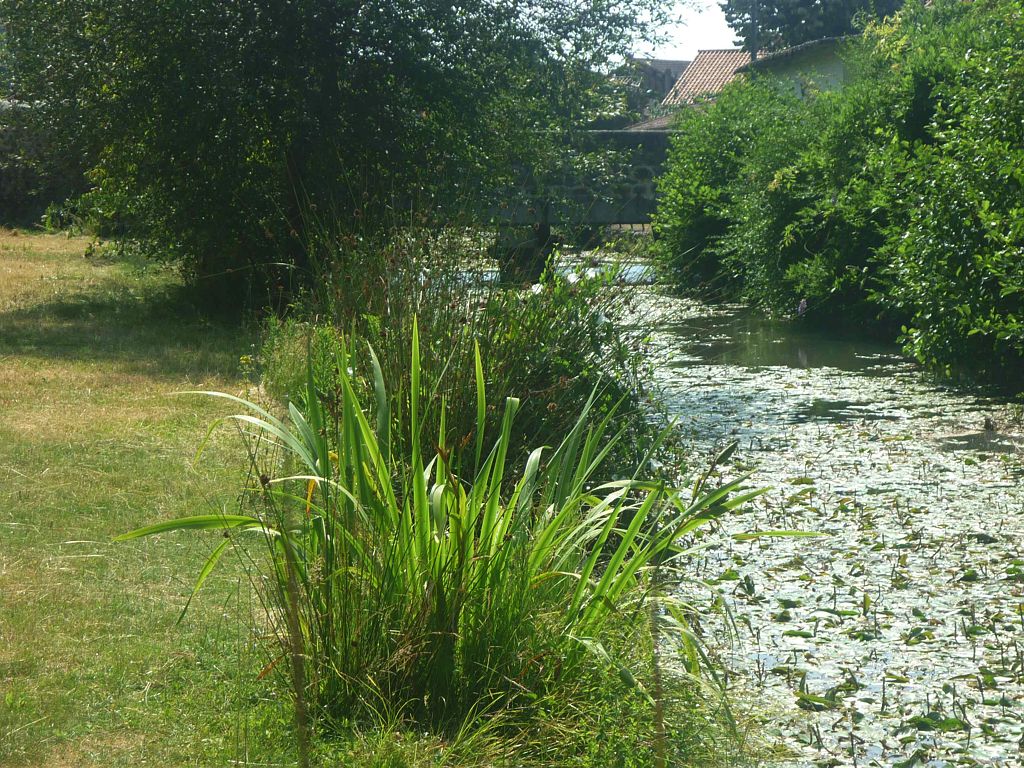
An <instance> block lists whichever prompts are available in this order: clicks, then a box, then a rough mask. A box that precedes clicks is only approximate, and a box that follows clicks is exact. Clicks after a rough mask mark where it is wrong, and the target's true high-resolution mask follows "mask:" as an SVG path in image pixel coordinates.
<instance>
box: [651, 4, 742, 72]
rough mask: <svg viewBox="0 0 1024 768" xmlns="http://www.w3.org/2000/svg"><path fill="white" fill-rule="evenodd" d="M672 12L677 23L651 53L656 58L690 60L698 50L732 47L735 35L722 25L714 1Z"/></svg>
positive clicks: (725, 25) (718, 10)
mask: <svg viewBox="0 0 1024 768" xmlns="http://www.w3.org/2000/svg"><path fill="white" fill-rule="evenodd" d="M687 6H688V7H685V8H680V9H679V10H678V11H677V12H676V13H677V15H678V16H679V17H680V18H681V23H678V24H674V25H672V26H671V27H670V28H669V29H667V30H666V34H667V36H668V38H667V39H666V40H665V41H664V42H662V43H659V44H658V45H656V46H654V48H653V50H650V49H644V50H642V51H641V52H642V53H649V54H651V55H652V56H654V57H655V58H659V59H692V58H693V57H694V55H695V54H696V53H697V50H698V49H700V48H733V47H736V46H735V44H734V40H735V39H736V33H735V32H733V31H732V29H730V28H729V25H728V24H726V23H725V14H724V13H722V9H721V8H719V7H718V3H717V2H716V1H715V0H694V2H693V3H692V4H687Z"/></svg>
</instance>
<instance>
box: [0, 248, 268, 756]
mask: <svg viewBox="0 0 1024 768" xmlns="http://www.w3.org/2000/svg"><path fill="white" fill-rule="evenodd" d="M87 245H88V244H87V242H86V241H85V240H82V239H68V238H65V237H62V236H39V235H26V234H24V233H18V232H9V231H8V232H4V233H2V234H0V414H2V419H0V541H2V542H3V544H2V546H0V764H3V765H12V766H13V765H34V766H59V765H97V766H118V765H140V764H142V763H143V762H145V761H149V762H151V763H154V764H161V765H195V764H203V763H205V764H210V763H223V762H224V761H225V759H226V758H227V756H228V755H229V754H233V753H234V749H235V744H236V743H238V742H240V741H242V740H244V739H245V734H244V733H240V732H238V731H237V730H236V725H235V724H236V721H237V718H236V716H235V713H237V712H238V711H239V701H238V698H239V696H240V691H241V689H240V687H239V685H236V684H231V685H226V684H225V683H227V682H232V681H234V680H235V678H237V677H238V676H239V675H240V674H241V670H242V669H243V668H244V667H246V666H247V665H251V664H252V663H254V661H255V660H253V659H247V658H244V657H242V656H240V654H242V653H243V649H244V643H243V642H242V641H244V640H245V632H244V629H243V627H242V625H240V624H239V622H237V621H233V620H231V619H230V618H228V619H227V620H225V621H220V622H218V621H214V620H213V619H214V618H215V617H216V616H217V615H218V614H220V613H224V614H226V615H227V616H228V617H230V616H233V615H237V614H238V613H239V612H240V611H245V610H247V606H246V605H245V604H244V602H245V601H244V600H243V601H242V604H239V601H237V600H235V597H234V596H235V593H236V592H237V589H236V587H237V585H238V584H239V578H238V575H239V574H238V573H237V572H235V573H231V572H230V570H227V571H224V572H223V573H221V574H220V575H219V577H218V579H217V581H216V583H214V584H212V586H213V588H214V589H213V591H212V592H211V593H210V595H209V596H208V598H209V599H207V600H205V601H203V603H202V604H201V605H198V606H197V611H196V614H195V615H194V616H190V617H188V618H186V620H185V621H184V622H183V623H182V624H181V625H180V626H178V627H175V625H174V623H175V620H176V619H177V616H178V613H179V612H180V610H181V607H182V605H183V603H184V599H185V597H186V596H187V594H188V593H189V591H190V589H191V584H190V582H189V577H190V574H192V573H194V572H195V569H196V567H197V565H198V564H200V563H201V562H202V558H203V557H204V555H205V549H206V547H205V546H204V544H203V543H202V542H192V541H173V542H172V541H166V542H162V545H160V546H157V545H144V546H139V547H125V546H118V545H115V544H113V543H111V536H112V535H113V534H115V533H117V532H120V531H123V530H126V529H127V528H130V527H132V526H134V525H137V524H139V523H141V522H142V521H144V520H152V519H154V518H163V517H171V516H178V515H182V514H186V513H188V512H190V511H192V510H195V509H196V508H207V507H209V506H210V505H212V504H217V503H218V502H219V501H220V498H219V495H220V494H221V493H222V492H223V490H224V489H230V488H231V487H232V484H231V483H230V482H228V481H229V480H230V479H231V477H232V476H233V472H232V466H231V462H230V461H228V460H227V458H226V457H227V454H226V453H224V452H221V451H219V450H218V448H219V447H220V446H219V444H216V443H215V445H214V447H213V452H212V453H211V454H210V456H211V458H212V460H210V461H207V462H204V464H203V466H202V467H201V468H194V467H193V466H192V464H191V457H192V455H193V453H194V451H195V448H196V446H197V443H198V441H199V440H200V439H201V437H202V435H203V433H204V429H205V426H206V424H207V423H208V422H209V421H210V420H211V419H212V418H214V417H215V416H216V415H217V414H218V408H217V406H216V404H213V403H210V402H207V401H198V402H189V403H184V402H183V401H182V399H181V398H176V397H174V396H172V395H171V394H170V393H172V392H174V391H175V390H180V389H185V388H191V387H197V386H198V387H215V388H219V389H225V390H228V391H237V390H238V389H239V388H240V387H241V386H242V382H241V380H240V376H239V372H238V360H239V356H240V355H241V354H243V353H245V352H246V351H247V349H248V348H249V345H250V343H251V340H250V338H248V336H247V335H246V334H245V333H244V332H240V331H239V330H237V329H236V328H229V327H221V326H217V325H211V324H209V323H206V322H204V321H203V320H202V318H201V316H200V315H199V314H197V313H196V312H195V310H194V309H192V308H191V307H190V306H189V305H188V303H187V302H185V301H183V297H182V294H181V293H180V284H179V282H178V280H177V279H176V278H175V276H174V275H173V274H171V273H169V272H167V271H163V270H155V269H152V268H151V269H150V270H148V271H140V270H139V269H137V268H135V267H133V266H132V265H129V264H123V263H106V262H103V261H100V260H96V259H90V258H86V256H85V253H86V250H87ZM241 594H243V595H245V594H247V591H243V592H242V593H241ZM204 619H205V620H204Z"/></svg>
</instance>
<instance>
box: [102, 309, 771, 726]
mask: <svg viewBox="0 0 1024 768" xmlns="http://www.w3.org/2000/svg"><path fill="white" fill-rule="evenodd" d="M360 347H361V343H360V342H359V341H358V340H357V339H356V338H355V337H350V338H349V339H348V340H347V341H346V343H345V344H343V345H341V346H340V347H339V348H338V350H337V360H336V366H337V370H338V372H339V374H338V381H339V385H340V392H339V393H331V394H329V395H328V394H327V393H323V392H321V391H319V390H318V389H317V386H316V382H315V381H314V378H313V375H312V369H311V367H308V368H307V376H306V390H307V391H306V395H305V397H304V398H303V404H304V405H303V407H302V408H300V407H298V406H297V405H294V404H292V405H291V406H289V409H288V414H287V416H286V417H284V418H278V417H277V416H275V415H273V414H272V413H271V412H269V411H268V410H265V409H263V408H261V407H260V406H259V405H257V404H255V403H252V402H248V401H245V400H242V399H240V398H237V397H234V396H232V395H228V394H223V393H207V394H209V395H211V396H214V397H219V398H225V399H227V400H230V401H232V402H234V403H235V404H236V405H238V406H240V408H241V412H240V413H238V414H237V415H234V416H232V417H230V419H231V420H232V421H234V422H235V423H237V424H238V425H239V426H240V427H241V428H242V430H243V432H244V434H245V435H246V436H247V439H248V448H249V450H250V452H251V455H252V456H253V462H254V463H253V466H254V470H253V473H252V481H251V482H250V484H249V487H248V488H247V489H246V490H247V493H246V495H245V498H246V499H247V504H246V506H245V508H243V509H241V510H239V513H238V514H214V515H201V516H196V517H190V518H185V519H179V520H171V521H168V522H162V523H158V524H155V525H151V526H148V527H145V528H141V529H138V530H135V531H132V532H131V533H128V534H125V535H123V536H121V537H119V538H121V539H130V538H135V537H140V536H147V535H151V534H156V533H162V532H166V531H171V530H207V529H216V530H222V531H223V532H224V536H225V538H224V540H223V541H222V542H220V543H219V544H218V546H217V547H216V549H215V550H214V552H213V554H212V555H211V556H210V558H209V560H208V561H207V563H206V564H205V566H204V567H203V568H202V570H201V572H200V574H199V577H198V579H197V585H196V588H197V589H198V588H199V587H200V586H201V585H202V582H203V581H204V580H205V579H206V577H207V576H208V575H209V573H210V571H211V570H212V569H213V567H214V566H215V565H216V562H217V560H218V559H219V558H220V557H221V555H222V554H223V552H224V551H225V550H226V548H227V547H228V546H229V545H230V544H232V543H234V542H239V543H241V542H240V540H239V537H240V536H242V535H243V534H254V535H255V536H256V537H257V538H258V540H260V541H262V542H263V543H264V544H265V555H266V557H260V556H256V557H255V558H254V562H255V563H258V564H261V565H262V571H261V578H259V579H257V582H256V583H257V584H258V585H259V586H260V588H261V590H262V593H263V597H264V599H265V601H266V605H267V608H268V615H269V619H270V626H271V632H272V637H273V638H274V640H275V647H276V648H277V651H276V652H275V653H274V654H273V655H274V658H275V661H273V662H271V665H269V666H274V665H277V666H278V667H279V668H280V669H281V670H284V669H288V670H289V675H288V676H289V680H290V682H291V686H292V689H293V693H294V697H295V702H296V714H297V722H298V726H299V731H300V733H306V732H307V730H308V728H309V727H313V726H319V727H330V726H331V725H339V724H342V723H345V722H352V721H360V720H364V721H365V720H366V719H368V718H369V719H372V718H373V717H375V716H377V715H379V713H381V712H387V713H389V716H390V717H394V716H395V715H396V714H397V716H399V717H403V718H404V717H407V718H412V719H414V720H415V721H417V722H419V723H422V724H424V725H426V726H428V727H430V728H432V729H437V730H438V731H439V732H450V731H452V730H454V729H458V728H459V727H460V726H461V724H463V723H465V722H466V721H467V720H473V721H483V720H487V721H494V720H495V718H497V719H498V720H501V721H503V722H505V721H508V722H518V723H520V724H524V723H528V722H529V721H530V719H531V717H533V716H534V715H536V714H537V713H538V712H540V711H542V710H543V709H544V707H545V706H546V705H545V702H550V701H551V700H552V698H553V697H555V698H557V697H559V696H572V695H576V694H575V693H574V692H575V691H578V690H579V681H580V680H581V679H582V678H584V677H586V676H588V675H592V674H593V673H594V671H595V670H597V671H602V670H603V671H605V672H607V671H609V670H611V671H612V672H613V673H617V676H618V679H619V680H620V682H621V684H622V685H623V686H624V687H625V688H627V689H628V690H629V691H630V692H631V693H632V694H635V695H637V696H638V697H640V698H641V699H645V700H648V701H649V700H650V693H649V692H648V691H646V690H645V689H644V686H643V684H642V682H640V681H642V680H643V679H646V678H647V677H648V675H647V673H646V672H645V670H644V669H641V668H637V667H635V666H631V661H630V660H629V659H626V658H623V657H620V656H618V655H616V654H615V653H614V650H613V647H612V644H610V643H609V642H608V641H609V639H610V638H613V637H615V636H620V635H621V634H622V632H621V630H622V629H623V627H625V628H626V629H627V630H629V631H634V632H635V631H636V630H637V628H640V629H641V630H642V631H648V630H647V629H645V628H646V627H648V625H649V623H650V622H651V620H652V618H653V620H654V622H655V623H659V624H660V625H662V631H664V628H665V627H669V626H674V627H676V628H679V624H678V623H677V622H674V621H672V620H671V619H670V618H669V617H670V616H672V615H675V616H676V617H680V616H681V612H680V611H677V610H674V609H673V610H662V608H666V607H667V608H669V609H672V608H673V606H672V605H671V598H670V597H668V596H667V595H666V594H665V589H664V588H663V584H664V583H665V579H664V578H663V577H664V575H665V573H666V572H667V571H669V570H671V569H672V568H674V567H675V565H676V562H677V559H678V558H679V557H680V556H682V555H684V554H685V551H684V550H682V549H681V548H680V546H679V544H678V542H679V541H680V537H682V536H684V535H685V534H687V533H689V532H691V531H693V530H694V529H696V528H697V527H698V526H700V525H702V524H704V523H706V522H707V521H710V520H713V519H714V518H716V517H717V516H719V515H721V514H723V513H725V512H726V511H728V510H730V509H732V508H734V507H736V506H737V505H740V504H742V503H744V501H745V500H747V499H748V498H750V497H751V496H752V495H754V493H751V492H745V491H742V490H741V485H740V481H735V482H732V483H729V484H726V485H724V486H722V487H720V488H716V489H714V490H709V489H708V488H706V487H705V485H704V482H703V481H702V482H699V483H698V484H697V486H696V487H695V488H694V490H693V491H692V493H689V494H688V495H687V496H686V497H685V498H684V497H683V496H682V495H680V494H679V493H678V492H676V491H674V490H671V489H669V488H667V487H666V486H665V485H664V484H663V483H651V482H646V481H643V480H641V479H637V478H635V477H634V478H630V479H623V480H617V481H613V482H603V483H597V482H595V481H594V477H595V473H596V472H597V470H598V469H599V467H600V466H601V464H602V462H603V461H604V460H605V459H606V458H607V457H608V456H609V454H610V452H611V451H613V450H614V448H615V445H616V442H617V441H618V440H619V439H621V434H622V433H621V432H616V433H612V432H611V431H610V425H611V424H612V423H613V419H612V414H611V413H609V414H606V415H605V416H603V417H601V418H598V419H595V418H593V414H592V413H591V410H592V408H593V404H594V402H595V399H594V398H593V397H591V398H590V399H589V400H588V401H587V402H586V403H585V404H584V405H583V407H582V409H581V411H580V413H579V418H578V420H577V422H576V424H575V426H573V427H572V428H571V429H570V430H569V431H568V433H567V434H566V435H565V436H564V439H562V440H561V442H560V443H559V444H558V445H557V446H555V447H553V448H551V449H548V448H536V449H535V450H533V451H532V452H530V453H529V454H528V456H526V457H525V461H522V460H521V457H520V456H513V455H511V453H510V435H511V434H512V429H513V423H514V420H515V418H516V414H517V410H518V408H519V402H518V401H517V400H516V399H515V398H509V399H508V400H506V401H505V403H504V406H503V411H502V417H501V422H500V429H499V431H498V434H497V436H496V437H495V438H494V439H493V440H489V441H488V442H486V443H485V437H484V436H485V434H486V431H485V429H484V424H483V422H484V420H485V419H486V418H487V416H486V414H487V410H488V407H489V406H488V402H487V391H486V390H487V387H486V383H485V379H484V376H483V369H484V364H483V361H482V359H481V355H480V352H479V349H477V350H476V352H475V361H474V369H475V379H476V392H477V397H478V402H477V404H476V408H475V413H476V418H477V420H478V428H477V430H476V432H475V434H476V441H475V443H470V444H466V445H465V446H453V445H449V444H448V443H447V442H446V438H445V434H446V431H447V430H446V427H445V419H446V415H447V405H446V404H445V403H444V402H441V403H440V404H439V405H437V406H436V407H437V408H438V409H439V415H438V416H437V418H436V420H430V421H433V422H434V423H438V424H439V428H438V430H437V436H436V439H435V440H433V442H434V447H433V449H432V450H431V451H430V452H429V454H428V453H426V452H424V451H422V450H421V449H420V445H421V443H422V442H424V440H420V439H412V440H411V441H409V443H408V452H407V453H399V452H396V451H395V449H394V445H395V444H394V442H393V441H392V439H391V438H392V427H393V420H394V419H393V414H392V412H391V406H392V402H393V401H392V398H391V396H390V395H389V393H388V391H387V387H386V382H385V380H384V377H383V373H382V370H381V366H380V365H379V364H378V363H377V360H376V355H375V354H374V353H373V350H372V349H371V350H369V351H368V356H369V358H370V360H371V364H370V365H369V366H368V368H369V372H368V374H366V375H365V376H364V375H363V374H360V373H359V372H358V371H357V370H355V369H354V368H353V361H355V360H356V359H357V358H358V357H360V355H357V352H359V351H360ZM420 355H421V352H420V344H419V333H418V329H417V328H416V326H415V324H414V325H413V332H412V341H411V345H410V357H409V379H410V381H411V386H410V389H409V395H408V398H407V401H406V402H405V408H404V410H403V418H405V419H407V420H408V423H407V429H408V430H409V434H411V435H413V436H414V438H415V437H419V436H420V435H421V431H422V430H423V428H424V424H426V423H428V414H427V411H428V410H429V409H430V408H432V407H435V406H433V405H431V403H430V400H429V398H427V397H425V396H424V394H423V379H422V367H421V356H420ZM361 391H368V392H372V393H373V399H374V403H373V405H374V407H373V408H372V409H367V408H365V407H364V404H363V403H361V402H360V399H359V396H358V394H357V393H358V392H361ZM521 461H522V463H521ZM513 475H514V476H513ZM705 479H706V475H705ZM243 548H244V549H245V551H247V552H252V551H253V550H252V547H251V546H249V547H244V545H243ZM258 549H259V548H257V551H258Z"/></svg>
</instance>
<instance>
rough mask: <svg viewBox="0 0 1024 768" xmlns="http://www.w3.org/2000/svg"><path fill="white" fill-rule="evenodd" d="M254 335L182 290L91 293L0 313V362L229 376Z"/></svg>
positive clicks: (177, 376)
mask: <svg viewBox="0 0 1024 768" xmlns="http://www.w3.org/2000/svg"><path fill="white" fill-rule="evenodd" d="M255 337H256V334H255V332H254V331H253V330H252V329H251V328H248V327H246V324H245V323H244V322H242V321H240V320H237V319H236V320H226V319H222V318H221V317H220V316H216V317H215V316H213V315H211V314H209V313H208V312H204V311H202V310H201V309H200V308H199V307H198V306H197V305H196V304H195V303H194V302H193V301H192V300H191V298H190V296H189V292H188V290H187V289H186V288H184V287H182V286H177V285H175V286H162V287H159V288H145V287H141V286H140V287H139V288H138V290H136V289H134V288H119V289H117V290H110V289H107V290H103V289H98V290H97V291H96V292H94V293H78V294H73V295H69V296H66V297H58V298H55V299H51V300H49V301H44V302H41V303H38V304H34V305H32V306H29V307H23V308H18V309H14V310H11V311H8V312H3V313H0V359H2V358H4V357H6V356H20V357H38V358H43V359H49V360H64V361H68V362H76V363H103V364H107V365H113V366H115V367H116V368H117V370H118V371H119V372H122V373H127V374H142V375H146V376H154V377H160V378H169V379H176V380H181V379H199V378H207V377H235V376H237V375H238V373H239V356H240V355H244V354H247V353H249V352H250V351H251V349H252V347H251V345H252V343H253V341H254V340H255Z"/></svg>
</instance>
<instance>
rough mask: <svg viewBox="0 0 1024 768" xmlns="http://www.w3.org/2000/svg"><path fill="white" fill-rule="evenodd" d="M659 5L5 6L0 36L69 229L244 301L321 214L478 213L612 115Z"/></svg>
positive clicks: (598, 1)
mask: <svg viewBox="0 0 1024 768" xmlns="http://www.w3.org/2000/svg"><path fill="white" fill-rule="evenodd" d="M660 2H661V0H522V1H521V2H518V3H514V4H513V3H505V2H498V1H496V0H446V1H445V2H436V0H366V1H359V2H357V1H356V0H231V1H230V2H224V1H223V0H151V1H150V2H146V3H138V2H134V1H133V0H0V24H3V25H4V27H5V28H6V30H7V31H8V37H9V40H8V42H9V50H10V58H11V66H12V72H13V81H14V82H13V97H14V98H16V99H19V100H21V101H24V102H26V103H31V104H33V105H34V106H33V109H32V114H33V119H34V120H35V121H36V122H37V123H38V124H39V125H40V127H43V128H45V129H46V130H47V131H48V132H50V133H51V134H52V135H53V136H54V137H55V141H57V142H59V143H60V145H61V147H62V150H63V151H65V152H71V153H74V154H76V155H77V156H80V157H81V158H83V167H84V168H85V169H87V172H88V177H89V180H90V183H91V191H90V192H89V193H87V195H86V196H85V198H84V200H83V202H82V205H81V206H80V208H79V209H80V210H88V211H90V212H93V213H94V212H96V211H99V212H100V213H101V214H102V215H103V216H104V217H106V218H107V219H108V221H111V222H112V225H113V226H116V227H118V228H120V229H121V230H122V231H124V232H127V233H130V234H131V235H132V236H133V237H135V238H136V239H138V240H139V242H141V243H142V244H144V245H145V246H146V247H147V248H149V249H150V250H152V251H154V252H157V253H159V254H161V255H163V256H166V257H171V258H178V259H180V260H182V262H183V263H184V264H185V265H186V266H187V267H188V268H189V269H190V271H191V272H192V274H193V275H194V276H196V277H199V278H203V279H204V283H205V284H207V285H211V286H212V285H214V284H216V285H217V287H218V289H222V288H224V287H227V288H229V289H230V291H231V292H233V293H237V291H238V289H239V288H240V287H243V286H248V285H250V284H254V285H256V286H257V287H259V288H260V289H261V290H265V288H266V284H267V283H268V281H269V282H270V283H276V282H278V281H281V282H290V281H292V280H293V279H295V278H296V276H298V275H301V274H302V269H303V268H304V266H305V264H304V262H303V258H304V256H303V254H304V252H305V245H306V243H305V242H304V241H305V240H306V239H307V235H306V231H305V229H306V227H305V222H306V219H307V217H308V215H309V211H311V210H313V211H316V212H317V215H321V216H323V215H329V216H331V217H332V219H344V220H346V221H347V222H349V224H350V226H351V228H352V229H353V231H355V230H357V229H359V228H363V227H367V226H380V225H383V224H384V223H386V222H387V221H388V220H389V219H393V218H394V217H395V216H397V215H399V214H398V213H396V210H401V211H404V212H406V213H407V212H408V211H409V210H417V211H419V212H421V213H424V212H432V211H438V210H444V211H446V212H450V211H452V210H458V209H462V210H465V209H466V208H467V207H469V206H475V207H477V208H480V207H482V204H481V201H482V200H485V199H486V195H487V193H488V191H490V190H493V189H495V188H497V187H500V186H501V184H502V183H503V182H506V181H507V180H508V179H509V178H510V177H511V176H512V175H513V173H514V172H515V169H516V166H517V165H521V164H522V161H523V159H529V160H531V161H533V160H535V159H542V158H544V157H545V156H547V155H550V154H551V153H553V152H554V151H555V150H554V148H555V147H558V146H560V145H561V144H562V142H561V141H560V140H559V138H558V137H559V136H561V135H562V134H564V132H565V131H566V130H569V129H570V128H571V127H572V126H577V125H581V124H583V123H585V122H586V121H587V120H588V119H589V118H590V117H591V116H592V115H593V114H594V113H596V112H598V111H600V110H603V109H604V108H605V106H606V101H607V96H608V94H607V93H606V92H604V91H603V88H604V84H605V83H606V82H607V78H603V77H601V76H600V73H601V72H602V70H603V69H605V68H607V66H608V64H609V62H611V61H613V60H614V59H615V57H616V56H619V55H621V54H623V53H624V52H625V51H627V50H628V49H629V47H630V46H631V45H632V44H633V43H634V41H635V39H636V35H637V33H638V32H643V29H644V27H648V28H653V27H654V26H655V25H656V24H657V21H658V19H659V18H660V17H661V14H660V11H659V8H660ZM639 19H647V20H648V22H641V21H639ZM402 215H403V216H404V215H405V214H402ZM272 264H283V265H285V268H284V269H283V270H281V269H278V270H276V272H275V270H273V269H270V270H268V268H267V265H272ZM218 275H219V276H228V279H227V280H223V279H220V280H218V279H214V278H215V276H218ZM253 276H255V277H257V278H258V279H256V280H251V279H248V278H250V277H253ZM242 278H246V279H242ZM225 284H226V285H225Z"/></svg>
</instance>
